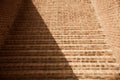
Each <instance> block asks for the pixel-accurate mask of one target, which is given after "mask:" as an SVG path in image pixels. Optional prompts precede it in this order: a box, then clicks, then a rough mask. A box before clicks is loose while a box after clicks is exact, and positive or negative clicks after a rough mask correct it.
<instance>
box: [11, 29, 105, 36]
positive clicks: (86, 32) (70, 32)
mask: <svg viewBox="0 0 120 80" xmlns="http://www.w3.org/2000/svg"><path fill="white" fill-rule="evenodd" d="M51 33H52V34H54V35H59V34H60V35H94V34H102V33H103V32H102V31H97V30H92V31H91V30H84V31H83V30H52V31H47V30H46V31H45V30H31V31H13V32H11V33H10V34H11V35H16V34H19V35H24V34H25V35H38V34H39V35H41V34H44V35H45V34H46V35H47V34H48V35H50V34H51Z"/></svg>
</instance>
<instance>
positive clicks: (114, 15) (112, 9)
mask: <svg viewBox="0 0 120 80" xmlns="http://www.w3.org/2000/svg"><path fill="white" fill-rule="evenodd" d="M91 2H92V4H93V6H94V9H95V11H96V16H97V18H98V21H99V23H100V25H101V26H102V28H103V32H104V33H105V34H106V38H107V42H108V43H109V44H110V45H111V48H112V50H113V51H114V55H115V56H116V59H117V61H118V62H119V63H120V60H119V58H120V54H119V53H120V4H119V3H120V1H119V0H103V1H100V0H91Z"/></svg>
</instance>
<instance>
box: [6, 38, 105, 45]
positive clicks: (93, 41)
mask: <svg viewBox="0 0 120 80" xmlns="http://www.w3.org/2000/svg"><path fill="white" fill-rule="evenodd" d="M48 43H49V44H54V43H56V42H55V41H54V40H51V39H46V40H7V41H6V44H8V45H10V44H14V45H21V44H25V45H28V44H40V45H42V44H48ZM57 43H58V44H105V43H106V41H105V40H104V39H97V40H96V39H68V40H67V39H66V40H64V39H58V40H57Z"/></svg>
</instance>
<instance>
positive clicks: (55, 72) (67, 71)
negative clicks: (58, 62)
mask: <svg viewBox="0 0 120 80" xmlns="http://www.w3.org/2000/svg"><path fill="white" fill-rule="evenodd" d="M94 71H95V72H94ZM115 71H116V70H104V71H100V72H96V70H86V71H84V72H83V70H74V73H76V75H84V74H89V75H93V74H94V75H93V76H96V75H99V76H100V75H113V74H115ZM68 73H71V70H49V71H47V70H37V71H36V70H24V71H5V72H4V71H1V73H0V75H1V74H9V75H12V74H14V75H26V76H27V74H28V75H30V74H31V75H39V76H40V75H42V74H44V75H45V74H49V76H50V75H51V76H53V75H54V74H61V75H62V74H63V75H65V74H68ZM59 76H60V75H59Z"/></svg>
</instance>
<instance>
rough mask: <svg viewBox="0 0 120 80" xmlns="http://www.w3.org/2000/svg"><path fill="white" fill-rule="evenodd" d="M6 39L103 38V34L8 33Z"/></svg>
mask: <svg viewBox="0 0 120 80" xmlns="http://www.w3.org/2000/svg"><path fill="white" fill-rule="evenodd" d="M8 37H9V38H8V40H46V39H51V40H54V38H55V40H56V39H67V40H69V39H104V38H105V35H52V36H51V35H9V36H8Z"/></svg>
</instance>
